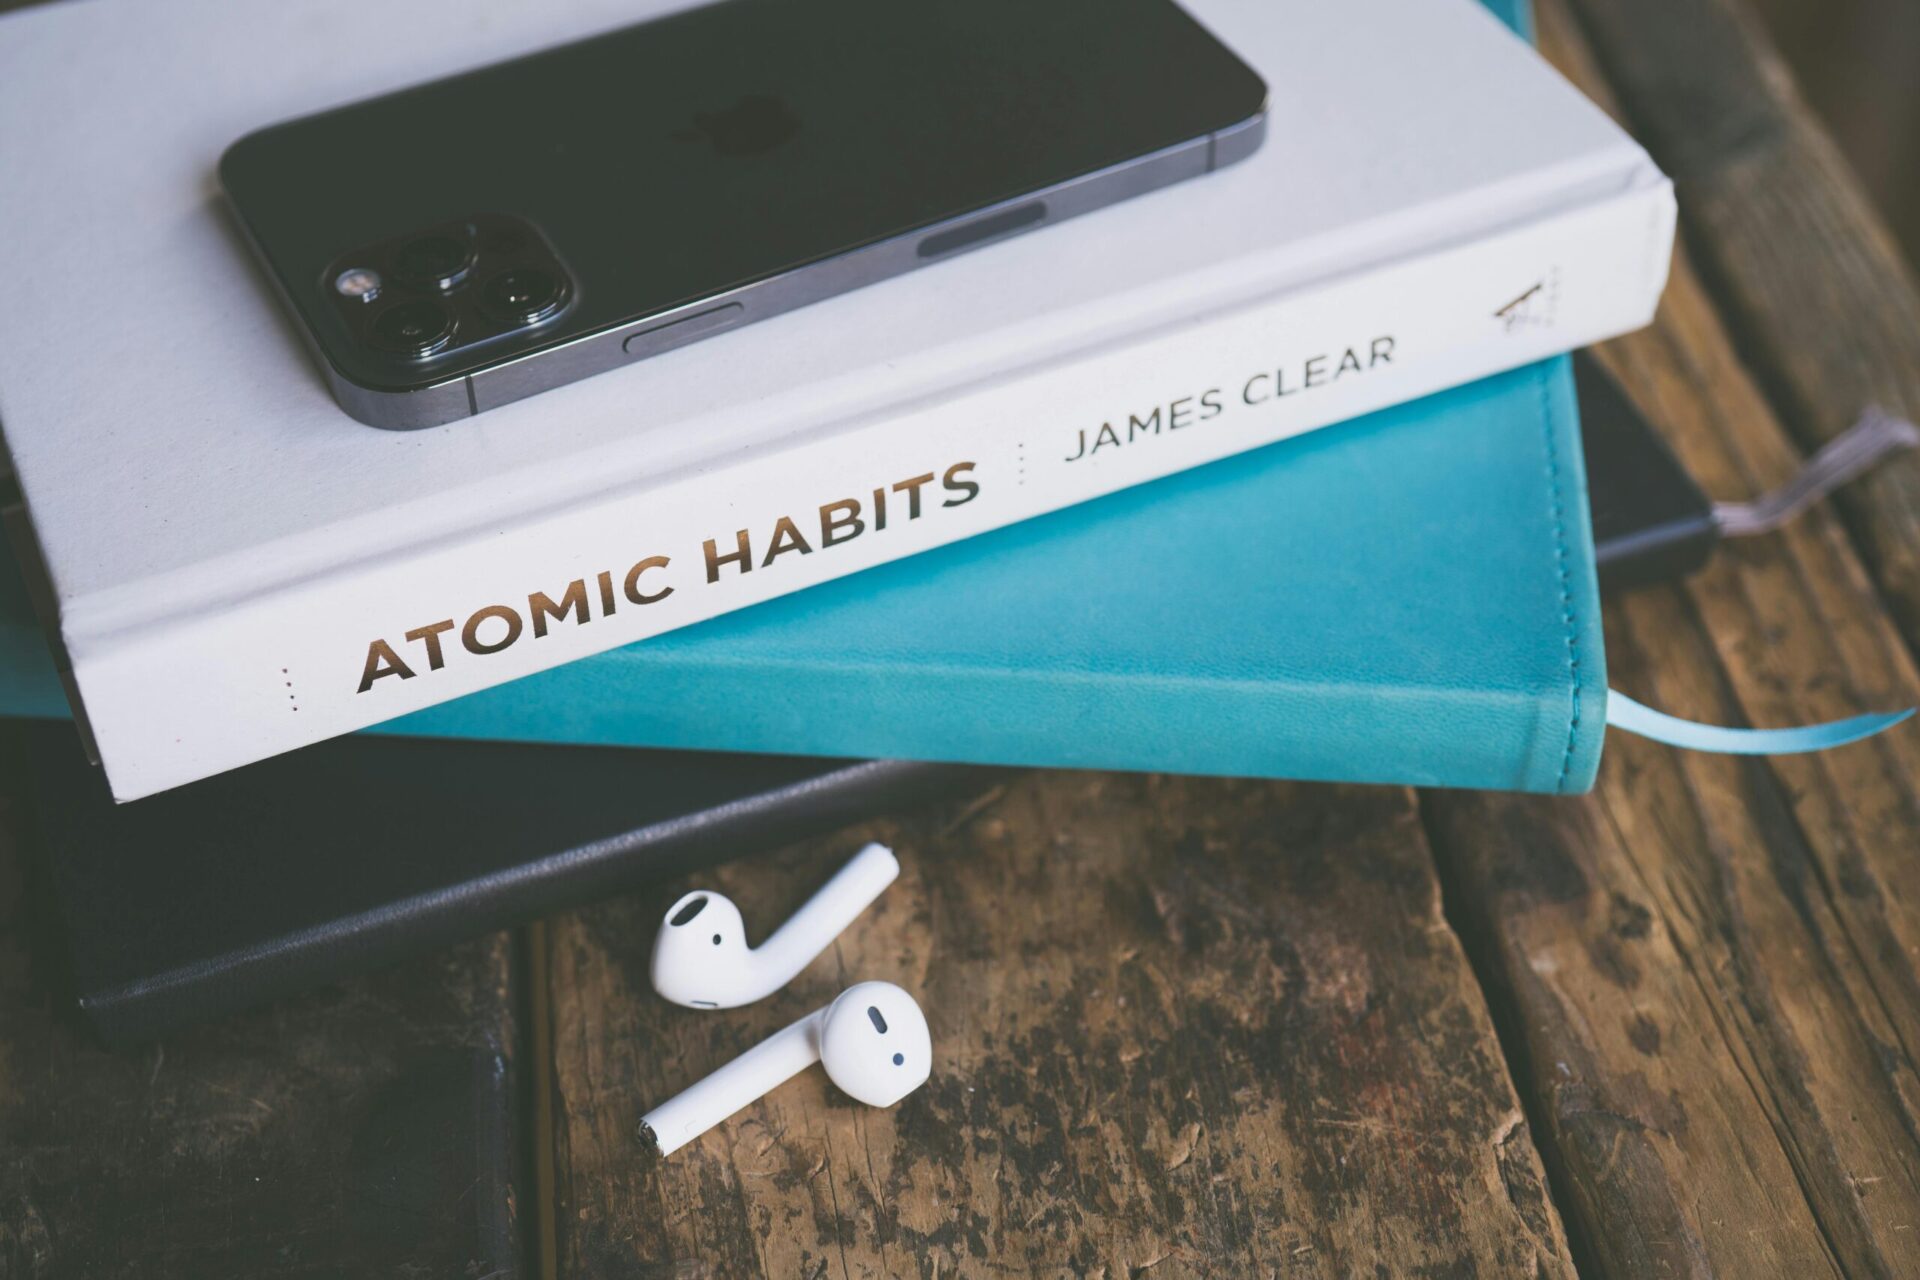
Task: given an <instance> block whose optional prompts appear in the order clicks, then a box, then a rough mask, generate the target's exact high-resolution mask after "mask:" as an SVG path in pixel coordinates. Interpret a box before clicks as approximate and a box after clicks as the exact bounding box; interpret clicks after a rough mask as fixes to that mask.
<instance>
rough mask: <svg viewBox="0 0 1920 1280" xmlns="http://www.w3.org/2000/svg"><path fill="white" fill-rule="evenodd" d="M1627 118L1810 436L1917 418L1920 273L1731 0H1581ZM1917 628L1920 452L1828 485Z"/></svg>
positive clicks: (1746, 335)
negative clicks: (1863, 422)
mask: <svg viewBox="0 0 1920 1280" xmlns="http://www.w3.org/2000/svg"><path fill="white" fill-rule="evenodd" d="M1578 12H1579V15H1580V18H1581V20H1582V22H1583V24H1584V26H1585V29H1586V31H1587V33H1588V35H1589V37H1590V38H1591V40H1592V42H1593V45H1594V48H1595V52H1596V54H1597V55H1598V60H1599V62H1600V65H1601V66H1602V67H1603V68H1604V69H1605V71H1606V73H1607V78H1608V80H1609V81H1610V82H1611V83H1612V84H1613V86H1614V88H1615V89H1616V90H1617V91H1618V93H1619V96H1620V100H1621V102H1622V104H1623V105H1624V109H1625V114H1626V116H1627V119H1628V120H1629V121H1630V122H1631V123H1632V125H1633V127H1634V130H1635V132H1636V133H1637V134H1638V135H1639V136H1640V137H1641V138H1642V140H1643V141H1644V142H1645V143H1646V144H1647V146H1648V147H1649V149H1650V150H1652V152H1653V153H1654V155H1655V157H1656V158H1657V159H1658V160H1659V161H1660V163H1661V165H1662V166H1663V167H1664V168H1665V169H1666V170H1667V172H1669V173H1670V174H1672V175H1673V177H1674V179H1675V183H1676V186H1677V187H1678V190H1679V195H1680V213H1681V217H1682V221H1683V226H1684V227H1685V228H1686V230H1687V232H1688V243H1689V245H1690V247H1691V248H1692V250H1693V252H1694V254H1695V256H1696V259H1697V261H1698V262H1699V264H1700V267H1701V269H1702V271H1703V273H1704V274H1705V276H1706V278H1707V279H1708V280H1709V282H1710V283H1711V285H1712V287H1713V293H1714V297H1715V299H1716V301H1717V303H1718V305H1719V307H1720V310H1721V313H1722V314H1723V316H1724V317H1725V318H1726V319H1727V321H1728V322H1729V324H1730V326H1731V328H1732V331H1733V333H1734V334H1735V336H1736V338H1737V339H1738V341H1739V343H1740V347H1741V350H1742V351H1743V352H1744V353H1745V354H1746V356H1747V358H1748V360H1749V362H1750V364H1751V365H1752V367H1753V369H1754V370H1755V371H1756V373H1757V374H1758V375H1759V376H1760V378H1761V380H1762V382H1763V385H1764V386H1765V387H1766V389H1767V391H1768V392H1769V394H1770V395H1771V397H1772V399H1773V402H1774V404H1775V405H1776V407H1777V408H1778V410H1779V411H1780V413H1781V415H1782V417H1783V419H1784V421H1785V422H1786V424H1787V426H1788V427H1789V428H1790V429H1791V430H1792V432H1793V433H1794V435H1795V437H1796V438H1797V439H1798V440H1799V441H1800V443H1801V444H1802V446H1803V447H1806V448H1809V449H1810V448H1812V447H1814V446H1817V445H1818V444H1820V443H1821V442H1824V441H1826V440H1829V439H1831V438H1832V437H1833V435H1834V434H1835V433H1836V432H1838V431H1840V430H1842V429H1844V428H1845V427H1846V426H1847V425H1848V424H1849V423H1851V422H1852V421H1853V420H1854V418H1855V417H1857V416H1858V415H1859V413H1860V411H1861V410H1862V409H1864V408H1865V407H1866V406H1868V405H1870V404H1879V405H1882V406H1884V407H1886V408H1887V409H1889V410H1890V411H1893V412H1896V413H1901V414H1904V415H1906V416H1907V417H1909V418H1913V419H1915V420H1920V290H1916V288H1915V282H1914V275H1913V271H1912V269H1911V267H1910V266H1909V264H1908V263H1907V262H1906V261H1905V259H1904V258H1903V257H1902V255H1901V253H1900V250H1899V247H1898V245H1897V244H1896V243H1895V242H1894V240H1893V237H1892V236H1891V235H1890V234H1889V233H1888V232H1887V231H1886V230H1885V228H1884V227H1883V226H1882V225H1881V223H1880V220H1879V219H1878V218H1877V217H1876V216H1875V215H1874V213H1873V210H1872V207H1871V205H1870V204H1869V203H1868V200H1867V198H1866V196H1865V194H1864V193H1863V192H1862V190H1861V188H1860V184H1859V181H1858V180H1857V179H1856V178H1855V177H1854V175H1853V174H1852V173H1851V172H1850V171H1849V170H1848V168H1847V165H1846V162H1845V160H1844V159H1842V157H1841V155H1840V152H1839V150H1838V148H1836V147H1835V146H1834V145H1833V142H1832V140H1831V139H1830V138H1828V137H1827V135H1826V134H1825V133H1824V132H1823V131H1822V130H1821V128H1820V127H1819V125H1818V124H1817V123H1816V122H1815V121H1814V119H1813V117H1812V116H1811V114H1810V113H1809V112H1808V111H1807V109H1806V107H1805V105H1804V104H1803V103H1802V102H1801V101H1800V99H1799V97H1798V95H1797V94H1796V93H1795V91H1794V88H1793V79H1792V76H1791V75H1790V74H1789V73H1788V71H1787V69H1786V67H1785V65H1784V64H1783V63H1782V62H1781V60H1780V58H1779V55H1778V54H1777V53H1776V52H1775V51H1774V50H1773V49H1772V48H1771V47H1770V46H1769V45H1768V43H1767V41H1766V39H1765V37H1764V36H1763V35H1762V33H1761V32H1760V30H1759V28H1758V25H1757V23H1756V22H1755V20H1754V18H1753V15H1752V14H1751V13H1750V12H1749V11H1748V10H1747V8H1746V5H1745V4H1744V3H1742V2H1741V0H1579V3H1578ZM1838 501H1839V506H1840V509H1841V510H1842V511H1843V512H1844V514H1845V515H1846V517H1847V523H1848V526H1849V527H1850V528H1851V529H1852V531H1853V533H1854V535H1855V537H1856V538H1857V540H1858V543H1859V547H1860V550H1861V552H1862V555H1863V556H1864V558H1865V560H1866V563H1867V565H1868V566H1869V567H1870V568H1871V569H1872V571H1873V574H1874V577H1875V579H1876V580H1877V581H1878V582H1879V583H1880V586H1881V588H1882V590H1883V592H1884V593H1885V595H1886V598H1887V600H1888V601H1889V603H1890V604H1891V605H1892V607H1893V611H1894V614H1895V616H1896V617H1897V618H1898V619H1899V620H1900V623H1901V627H1902V630H1903V631H1904V633H1905V635H1906V637H1907V640H1908V643H1909V644H1920V457H1913V456H1909V457H1908V458H1906V459H1905V460H1903V461H1900V462H1897V463H1894V464H1892V465H1889V466H1887V467H1884V468H1882V469H1881V470H1880V471H1878V472H1877V473H1875V474H1874V475H1873V476H1871V477H1869V478H1868V479H1866V480H1864V481H1862V482H1861V483H1860V484H1858V485H1856V486H1854V487H1852V488H1851V489H1849V490H1848V491H1847V492H1845V493H1843V494H1841V495H1840V497H1839V500H1838Z"/></svg>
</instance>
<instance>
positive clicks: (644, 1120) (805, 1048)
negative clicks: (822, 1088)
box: [640, 982, 933, 1156]
mask: <svg viewBox="0 0 1920 1280" xmlns="http://www.w3.org/2000/svg"><path fill="white" fill-rule="evenodd" d="M816 1062H818V1063H821V1064H823V1065H824V1066H825V1067H826V1069H827V1078H828V1079H830V1080H832V1081H833V1082H834V1084H836V1085H838V1086H839V1087H840V1089H841V1091H842V1092H844V1093H847V1094H849V1095H851V1096H852V1097H854V1098H855V1099H857V1100H859V1101H861V1102H864V1103H867V1104H868V1105H870V1106H875V1107H890V1106H892V1105H893V1104H894V1103H896V1102H898V1101H900V1099H902V1098H904V1097H906V1096H907V1095H908V1094H909V1093H912V1092H913V1091H914V1090H915V1089H918V1088H919V1087H920V1086H921V1085H923V1084H925V1083H926V1081H927V1074H928V1072H930V1071H931V1070H932V1069H933V1037H932V1036H931V1035H930V1034H929V1033H928V1031H927V1017H926V1015H925V1014H924V1013H922V1012H921V1011H920V1006H919V1005H918V1004H917V1003H916V1002H915V1001H914V998H913V997H912V996H910V995H908V994H907V993H906V992H904V991H902V990H901V989H900V988H899V987H896V986H894V985H893V984H892V983H891V982H861V983H856V984H855V985H854V986H851V987H848V988H847V989H846V990H845V991H843V992H841V993H840V997H839V998H838V999H837V1000H835V1001H834V1002H833V1003H832V1004H830V1005H828V1006H827V1007H826V1008H824V1009H821V1010H820V1011H819V1012H817V1013H811V1014H808V1015H807V1016H806V1017H804V1018H802V1019H800V1021H798V1022H796V1023H794V1024H793V1025H792V1026H790V1027H788V1028H787V1029H786V1030H784V1031H779V1032H776V1033H775V1034H773V1035H772V1036H770V1037H768V1038H767V1039H765V1040H762V1041H761V1042H760V1043H759V1044H757V1045H755V1046H754V1047H753V1048H751V1049H749V1050H747V1051H746V1052H745V1053H743V1054H741V1055H740V1056H739V1057H737V1058H735V1059H734V1060H733V1061H732V1062H729V1063H728V1064H727V1065H726V1066H724V1067H722V1068H720V1069H719V1070H718V1071H716V1072H714V1073H713V1074H712V1075H710V1076H708V1077H707V1078H706V1079H705V1080H702V1081H701V1082H700V1083H698V1084H696V1085H694V1086H693V1087H692V1088H690V1089H688V1090H686V1091H685V1092H684V1093H681V1094H679V1095H678V1096H676V1097H674V1098H672V1099H670V1100H669V1101H667V1102H663V1103H661V1104H660V1105H659V1106H657V1107H655V1108H654V1109H653V1110H651V1111H649V1112H647V1114H646V1115H644V1116H642V1117H641V1118H640V1133H641V1136H642V1137H643V1138H646V1139H647V1140H649V1141H650V1142H652V1143H653V1145H654V1146H656V1147H657V1148H658V1149H659V1152H660V1154H661V1155H663V1156H667V1155H672V1154H673V1153H674V1152H676V1151H678V1150H679V1149H680V1148H681V1147H684V1146H686V1145H687V1144H688V1143H689V1142H692V1141H693V1140H694V1139H695V1138H697V1137H699V1136H700V1135H701V1134H703V1133H705V1132H706V1131H707V1130H709V1129H711V1128H713V1127H714V1126H715V1125H717V1124H719V1123H720V1122H721V1121H722V1120H725V1119H726V1118H727V1117H728V1116H730V1115H732V1114H733V1113H734V1112H736V1111H738V1110H740V1109H741V1108H742V1107H745V1106H747V1105H748V1104H749V1103H752V1102H754V1101H756V1100H758V1099H759V1098H762V1097H764V1096H766V1095H767V1094H768V1093H771V1092H772V1091H773V1090H774V1089H775V1088H777V1087H778V1086H779V1085H782V1084H784V1083H786V1082H787V1081H788V1080H791V1079H792V1078H793V1077H794V1076H797V1075H799V1074H800V1073H801V1072H802V1071H805V1070H806V1069H807V1068H808V1067H810V1066H812V1065H813V1064H814V1063H816Z"/></svg>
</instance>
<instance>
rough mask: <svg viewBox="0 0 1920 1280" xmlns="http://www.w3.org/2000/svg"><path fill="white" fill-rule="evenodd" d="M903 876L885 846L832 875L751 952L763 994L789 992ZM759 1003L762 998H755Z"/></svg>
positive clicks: (865, 853) (874, 847)
mask: <svg viewBox="0 0 1920 1280" xmlns="http://www.w3.org/2000/svg"><path fill="white" fill-rule="evenodd" d="M899 875H900V862H899V859H897V858H895V857H894V856H893V850H891V849H889V848H887V846H885V845H883V844H870V845H868V846H867V847H866V848H864V849H862V850H861V851H860V852H858V853H856V854H854V855H853V857H851V858H849V859H848V860H847V864H846V865H845V866H843V867H841V868H840V870H838V871H836V872H834V874H833V879H831V880H829V881H827V882H826V883H825V884H824V885H822V886H820V890H819V892H817V893H815V894H814V895H813V896H812V897H811V898H809V899H807V901H806V904H805V905H804V906H802V907H801V908H800V910H798V911H796V912H794V914H793V915H792V916H791V917H790V918H789V919H788V920H787V922H786V923H785V924H783V925H781V926H780V927H779V928H778V929H776V930H774V932H773V935H772V936H771V937H769V938H768V939H767V940H766V941H765V942H763V943H761V944H760V945H759V946H757V947H755V948H754V949H753V958H754V967H755V969H756V971H757V972H758V973H759V974H760V976H761V979H762V983H763V984H764V986H765V991H764V992H762V994H771V993H773V992H775V991H778V990H779V989H780V988H782V987H784V986H786V985H787V984H788V983H789V982H791V981H793V979H794V978H795V977H797V976H798V975H799V973H800V971H801V970H802V969H804V968H806V967H807V965H808V964H809V963H811V962H812V960H813V958H814V957H815V956H817V955H819V954H820V953H821V952H822V951H825V950H826V949H827V948H828V947H829V946H831V945H833V940H834V939H835V938H837V937H839V936H840V935H841V934H842V933H843V932H845V931H846V928H847V926H848V925H850V924H852V923H853V922H854V921H855V920H856V919H858V918H859V915H860V913H861V912H863V911H865V910H866V909H867V908H868V907H869V906H871V905H873V902H874V900H875V899H876V898H878V897H879V896H880V895H881V894H882V893H884V892H885V891H886V888H887V886H888V885H890V884H892V883H893V882H894V880H895V879H897V878H898V877H899ZM755 998H756V999H757V998H758V997H755Z"/></svg>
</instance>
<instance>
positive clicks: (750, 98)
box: [673, 93, 800, 156]
mask: <svg viewBox="0 0 1920 1280" xmlns="http://www.w3.org/2000/svg"><path fill="white" fill-rule="evenodd" d="M799 132H800V117H798V116H796V115H794V114H793V112H792V111H791V110H789V109H788V107H787V104H786V103H784V102H782V101H780V99H778V98H772V97H768V96H767V95H766V94H763V93H752V94H748V95H747V96H746V97H744V98H742V99H740V100H739V101H738V102H736V103H734V104H733V105H732V106H730V107H723V108H721V109H720V110H719V111H696V112H694V114H693V128H691V129H682V130H680V131H679V132H677V133H675V134H674V135H673V136H674V137H676V138H679V139H680V140H681V141H683V142H706V143H709V144H711V145H712V147H713V149H714V150H715V151H716V152H718V153H719V154H721V155H723V156H757V155H761V154H763V153H765V152H768V151H771V150H773V149H774V148H775V147H777V146H780V145H781V144H782V143H785V142H788V141H790V140H792V138H793V136H794V135H795V134H797V133H799Z"/></svg>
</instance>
